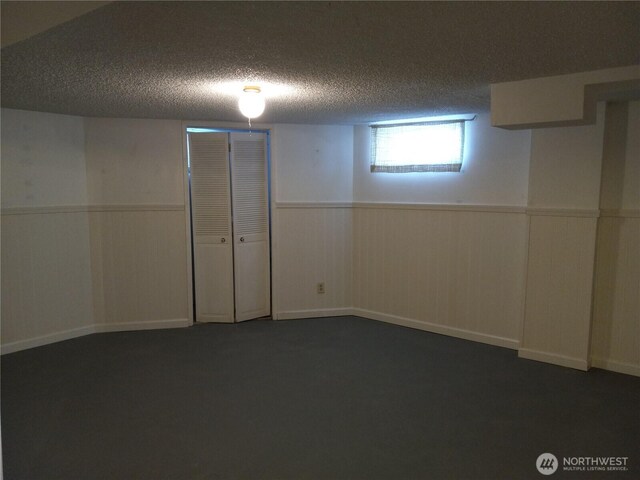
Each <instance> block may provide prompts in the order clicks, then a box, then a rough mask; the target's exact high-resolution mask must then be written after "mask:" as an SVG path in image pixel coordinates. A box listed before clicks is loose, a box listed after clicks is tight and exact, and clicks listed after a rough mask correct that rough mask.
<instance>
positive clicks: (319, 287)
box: [316, 282, 324, 293]
mask: <svg viewBox="0 0 640 480" xmlns="http://www.w3.org/2000/svg"><path fill="white" fill-rule="evenodd" d="M316 290H317V292H318V293H324V282H320V283H318V285H317V287H316Z"/></svg>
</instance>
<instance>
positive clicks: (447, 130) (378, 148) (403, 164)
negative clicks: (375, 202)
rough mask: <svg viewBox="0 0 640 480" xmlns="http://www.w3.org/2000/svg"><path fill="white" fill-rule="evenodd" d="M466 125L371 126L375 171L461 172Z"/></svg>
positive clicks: (448, 122) (458, 122) (446, 122)
mask: <svg viewBox="0 0 640 480" xmlns="http://www.w3.org/2000/svg"><path fill="white" fill-rule="evenodd" d="M465 121H466V120H443V121H432V122H420V123H401V124H391V125H371V171H372V172H382V173H412V172H459V171H460V169H461V168H462V157H463V153H464V124H465Z"/></svg>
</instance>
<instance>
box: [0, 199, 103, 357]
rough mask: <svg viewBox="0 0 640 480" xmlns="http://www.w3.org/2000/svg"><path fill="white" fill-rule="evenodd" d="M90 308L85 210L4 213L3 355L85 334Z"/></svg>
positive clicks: (87, 227)
mask: <svg viewBox="0 0 640 480" xmlns="http://www.w3.org/2000/svg"><path fill="white" fill-rule="evenodd" d="M92 308H93V307H92V291H91V262H90V253H89V222H88V218H87V212H86V211H83V210H82V209H81V210H80V211H75V212H73V211H70V212H64V211H62V212H57V213H56V212H54V211H52V210H51V209H49V208H47V207H43V208H38V207H32V208H25V209H21V210H15V211H10V212H5V211H4V210H3V214H2V351H3V353H7V352H10V351H15V350H20V349H22V348H28V347H32V346H37V345H43V344H46V343H51V342H53V341H57V340H60V339H64V338H70V337H74V336H78V335H84V334H86V333H90V332H89V331H88V330H87V329H90V328H91V326H92V319H93V314H92Z"/></svg>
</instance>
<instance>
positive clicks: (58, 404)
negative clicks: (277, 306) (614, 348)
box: [1, 317, 640, 480]
mask: <svg viewBox="0 0 640 480" xmlns="http://www.w3.org/2000/svg"><path fill="white" fill-rule="evenodd" d="M1 378H2V403H1V407H2V447H3V456H4V474H5V477H4V478H5V479H6V480H14V479H25V480H36V479H54V478H55V479H65V480H71V479H82V480H91V479H109V480H120V479H136V480H143V479H153V480H159V479H213V478H221V479H378V478H379V479H394V480H399V479H461V478H468V479H482V478H486V479H492V480H493V479H527V478H532V479H540V478H545V477H543V476H542V475H541V474H540V473H538V471H537V470H536V466H535V462H536V459H537V457H538V456H539V455H540V454H541V453H544V452H551V453H553V454H555V456H556V457H557V458H558V459H562V458H563V456H564V457H582V456H616V457H619V456H625V457H629V459H628V464H627V466H628V468H629V471H627V472H593V471H592V472H563V471H562V469H560V470H558V471H557V472H556V473H555V474H553V475H552V476H551V477H549V478H571V479H591V478H603V479H614V478H623V479H628V480H631V479H632V478H640V447H639V445H640V378H637V377H632V376H627V375H621V374H615V373H611V372H606V371H602V370H592V371H590V372H589V373H584V372H579V371H576V370H571V369H567V368H562V367H555V366H551V365H546V364H542V363H537V362H533V361H527V360H522V359H518V358H517V355H516V353H515V352H514V351H511V350H507V349H502V348H498V347H492V346H488V345H483V344H479V343H473V342H468V341H464V340H458V339H454V338H449V337H445V336H440V335H435V334H430V333H426V332H422V331H417V330H410V329H406V328H402V327H397V326H393V325H387V324H384V323H378V322H375V321H371V320H364V319H360V318H355V317H337V318H324V319H309V320H295V321H286V322H284V321H281V322H271V321H254V322H247V323H243V324H237V325H212V324H211V325H198V326H194V327H192V328H187V329H176V330H156V331H144V332H123V333H108V334H97V335H91V336H87V337H83V338H78V339H75V340H69V341H65V342H61V343H57V344H53V345H49V346H45V347H40V348H35V349H31V350H27V351H23V352H18V353H14V354H10V355H5V356H3V357H2V377H1ZM560 461H561V462H562V460H560Z"/></svg>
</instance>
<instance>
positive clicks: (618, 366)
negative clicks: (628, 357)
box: [591, 357, 640, 377]
mask: <svg viewBox="0 0 640 480" xmlns="http://www.w3.org/2000/svg"><path fill="white" fill-rule="evenodd" d="M591 366H592V367H595V368H602V369H603V370H610V371H612V372H617V373H624V374H626V375H633V376H635V377H640V365H634V364H632V363H624V362H616V361H614V360H607V359H605V358H599V357H591Z"/></svg>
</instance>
